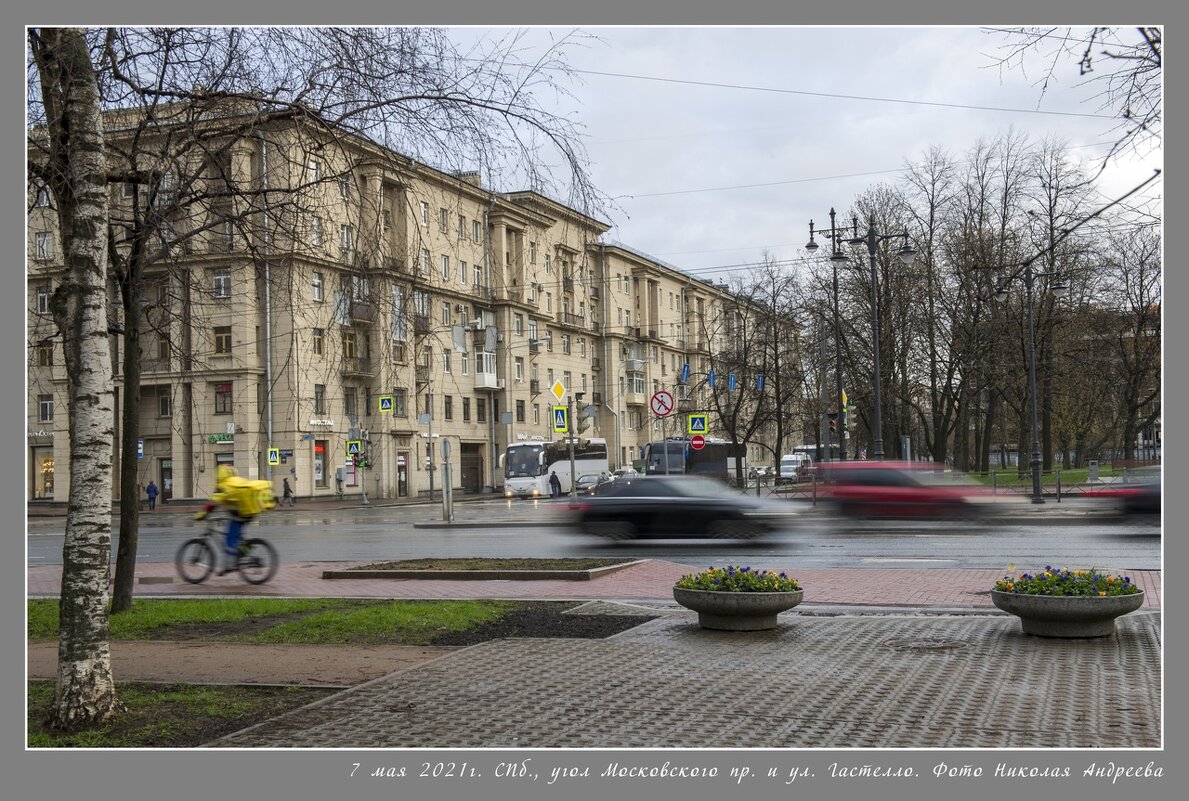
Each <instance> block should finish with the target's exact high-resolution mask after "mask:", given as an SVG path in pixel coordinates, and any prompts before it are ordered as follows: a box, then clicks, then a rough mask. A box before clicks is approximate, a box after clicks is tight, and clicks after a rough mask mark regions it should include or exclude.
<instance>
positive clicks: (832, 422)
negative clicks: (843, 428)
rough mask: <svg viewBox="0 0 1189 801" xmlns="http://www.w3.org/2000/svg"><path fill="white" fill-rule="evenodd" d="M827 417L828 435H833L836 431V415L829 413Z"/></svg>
mask: <svg viewBox="0 0 1189 801" xmlns="http://www.w3.org/2000/svg"><path fill="white" fill-rule="evenodd" d="M827 417H829V419H830V435H831V436H833V435H834V434H837V433H838V415H837V414H830V415H827Z"/></svg>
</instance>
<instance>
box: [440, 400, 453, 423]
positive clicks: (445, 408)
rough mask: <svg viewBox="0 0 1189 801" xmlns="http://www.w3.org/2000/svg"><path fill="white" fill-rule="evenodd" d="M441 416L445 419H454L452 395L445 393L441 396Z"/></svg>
mask: <svg viewBox="0 0 1189 801" xmlns="http://www.w3.org/2000/svg"><path fill="white" fill-rule="evenodd" d="M442 417H444V418H446V419H447V420H453V419H454V396H453V395H446V396H444V397H443V398H442Z"/></svg>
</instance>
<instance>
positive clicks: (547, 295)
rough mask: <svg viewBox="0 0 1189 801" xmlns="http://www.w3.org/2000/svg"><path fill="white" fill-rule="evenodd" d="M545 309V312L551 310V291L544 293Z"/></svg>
mask: <svg viewBox="0 0 1189 801" xmlns="http://www.w3.org/2000/svg"><path fill="white" fill-rule="evenodd" d="M545 311H547V312H551V311H553V293H552V292H546V293H545Z"/></svg>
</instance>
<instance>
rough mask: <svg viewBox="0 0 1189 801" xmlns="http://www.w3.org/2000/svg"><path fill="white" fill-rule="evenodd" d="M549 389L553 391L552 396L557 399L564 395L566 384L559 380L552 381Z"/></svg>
mask: <svg viewBox="0 0 1189 801" xmlns="http://www.w3.org/2000/svg"><path fill="white" fill-rule="evenodd" d="M550 389H551V390H552V392H553V397H555V398H557V399H558V401H560V400H561V399H562V398H564V397H565V396H566V386H565V384H563V383H562V382H560V381H554V382H553V386H552V387H550Z"/></svg>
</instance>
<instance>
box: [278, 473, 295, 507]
mask: <svg viewBox="0 0 1189 801" xmlns="http://www.w3.org/2000/svg"><path fill="white" fill-rule="evenodd" d="M286 501H288V502H289V506H290V507H292V506H293V504H294V503H295V501H294V499H293V487H290V486H289V479H287V478H286V479H284V480H283V481H282V482H281V506H284V505H285V502H286Z"/></svg>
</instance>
